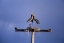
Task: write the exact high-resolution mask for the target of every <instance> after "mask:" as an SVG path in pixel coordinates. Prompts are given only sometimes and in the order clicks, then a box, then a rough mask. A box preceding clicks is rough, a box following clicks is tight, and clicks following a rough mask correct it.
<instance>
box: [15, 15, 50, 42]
mask: <svg viewBox="0 0 64 43" xmlns="http://www.w3.org/2000/svg"><path fill="white" fill-rule="evenodd" d="M33 20H35V21H36V23H37V24H39V20H38V19H35V16H34V15H31V17H30V18H29V19H28V21H30V22H32V23H33ZM28 21H27V22H28ZM15 32H31V43H34V32H51V29H48V30H44V29H39V28H37V27H36V28H35V27H32V26H31V24H29V27H27V28H26V29H18V28H17V27H15Z"/></svg>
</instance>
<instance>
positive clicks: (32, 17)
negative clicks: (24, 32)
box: [27, 13, 40, 24]
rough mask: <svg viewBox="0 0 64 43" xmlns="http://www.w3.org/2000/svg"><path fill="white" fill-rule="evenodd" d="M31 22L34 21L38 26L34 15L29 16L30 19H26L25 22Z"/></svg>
mask: <svg viewBox="0 0 64 43" xmlns="http://www.w3.org/2000/svg"><path fill="white" fill-rule="evenodd" d="M33 21H36V23H37V24H40V22H39V20H38V19H36V18H35V15H34V13H32V14H31V17H30V18H29V19H28V21H27V22H32V23H33Z"/></svg>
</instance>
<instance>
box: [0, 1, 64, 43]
mask: <svg viewBox="0 0 64 43" xmlns="http://www.w3.org/2000/svg"><path fill="white" fill-rule="evenodd" d="M32 12H34V14H35V16H36V18H37V19H38V20H39V21H40V24H39V25H38V27H39V28H40V29H50V28H51V29H52V32H38V33H36V32H35V43H64V0H0V43H31V33H29V36H27V32H15V29H14V28H15V27H17V28H20V29H26V28H27V27H28V26H29V23H26V21H27V20H28V18H29V17H30V15H31V13H32ZM36 25H37V24H36V23H35V22H34V23H33V26H36Z"/></svg>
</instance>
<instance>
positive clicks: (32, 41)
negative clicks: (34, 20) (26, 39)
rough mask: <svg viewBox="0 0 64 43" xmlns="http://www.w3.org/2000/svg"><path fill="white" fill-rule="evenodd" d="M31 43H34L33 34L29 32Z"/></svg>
mask: <svg viewBox="0 0 64 43" xmlns="http://www.w3.org/2000/svg"><path fill="white" fill-rule="evenodd" d="M31 33H32V34H31V43H34V32H31Z"/></svg>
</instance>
